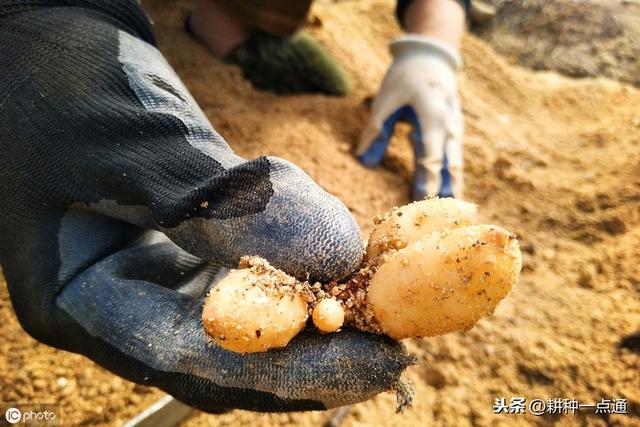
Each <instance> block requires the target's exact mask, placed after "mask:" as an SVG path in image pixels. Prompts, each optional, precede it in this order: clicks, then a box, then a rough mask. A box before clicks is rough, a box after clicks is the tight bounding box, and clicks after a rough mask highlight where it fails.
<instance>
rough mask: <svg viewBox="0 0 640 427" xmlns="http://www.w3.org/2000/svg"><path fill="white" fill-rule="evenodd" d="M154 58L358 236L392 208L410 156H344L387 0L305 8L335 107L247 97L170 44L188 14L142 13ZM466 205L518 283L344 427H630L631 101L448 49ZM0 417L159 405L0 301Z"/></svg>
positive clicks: (260, 420)
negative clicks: (508, 233) (300, 174)
mask: <svg viewBox="0 0 640 427" xmlns="http://www.w3.org/2000/svg"><path fill="white" fill-rule="evenodd" d="M145 3H146V6H147V8H148V10H149V12H150V13H151V15H152V16H153V18H154V20H155V22H156V25H157V32H158V35H159V43H160V48H161V50H162V51H163V52H164V53H165V54H166V56H167V57H168V59H169V61H170V62H171V63H172V64H173V66H174V67H175V68H176V70H177V72H178V74H179V75H180V76H181V77H182V78H183V79H184V81H185V83H186V85H187V86H188V87H189V89H190V90H191V91H192V93H193V94H194V96H195V97H196V99H197V100H198V102H199V103H200V105H201V106H202V107H203V109H204V111H205V112H206V114H207V115H208V117H209V118H210V120H211V122H212V123H213V125H214V126H215V127H216V128H217V129H218V130H219V131H220V132H221V133H222V134H223V135H224V136H225V137H226V138H227V140H228V141H229V143H230V144H231V146H232V147H233V148H234V149H235V150H237V151H238V152H239V153H240V154H241V155H244V156H246V157H255V156H258V155H261V154H271V155H277V156H281V157H284V158H287V159H289V160H292V161H293V162H295V163H297V164H298V165H300V166H301V167H302V168H303V169H305V170H306V171H307V172H308V173H309V174H310V175H311V176H312V177H313V178H314V179H315V180H316V181H318V182H319V183H320V185H322V186H323V187H324V188H325V189H327V190H328V191H329V192H331V193H333V194H335V195H337V196H338V197H340V198H341V199H342V200H344V202H345V203H346V204H347V206H348V207H349V208H350V209H351V210H352V212H353V213H354V215H355V216H356V217H357V219H358V221H359V222H360V224H361V226H362V228H363V230H364V232H365V233H367V232H368V231H370V229H371V225H372V224H371V220H370V218H371V217H372V216H373V215H375V214H377V213H380V212H384V211H385V210H387V209H388V208H390V207H392V206H394V205H400V204H404V203H406V202H407V194H408V191H409V188H408V180H409V177H410V175H411V170H412V157H411V152H410V149H409V144H408V142H407V140H406V129H401V132H399V135H398V136H397V137H396V138H395V139H394V140H393V142H392V146H391V148H390V153H389V155H388V159H387V160H386V161H385V162H384V165H383V166H382V167H381V168H380V169H378V170H367V169H364V168H363V167H361V166H360V165H359V164H358V163H357V162H356V161H355V160H354V158H353V156H352V154H351V149H352V147H353V146H354V144H355V143H356V141H357V138H358V133H359V131H360V130H361V129H362V128H363V125H364V122H365V120H366V117H367V102H366V101H365V100H366V99H367V98H368V97H369V96H370V95H371V94H373V93H375V91H376V89H377V86H378V84H379V82H380V80H381V78H382V76H383V74H384V71H385V69H386V67H387V65H388V63H389V61H390V57H389V55H388V53H387V51H386V48H385V45H386V43H387V42H388V40H389V39H390V38H392V37H393V36H394V35H395V34H397V33H398V31H399V30H398V28H397V26H396V24H395V22H394V19H393V17H392V1H391V0H358V1H342V2H339V3H337V4H335V5H334V4H328V3H322V4H319V5H316V6H315V8H314V11H313V14H314V16H315V17H317V19H313V21H312V22H314V23H315V24H314V25H313V26H312V27H311V28H310V31H311V32H312V33H313V34H314V35H315V36H317V37H318V38H319V39H320V40H321V41H322V42H323V43H325V45H326V46H327V48H328V49H329V51H330V52H331V53H332V54H333V55H335V57H337V58H338V59H339V60H340V62H341V63H342V64H343V65H344V67H345V68H346V69H347V70H348V72H349V73H350V74H351V76H352V78H353V82H354V90H353V93H352V94H351V95H350V96H348V97H347V98H343V99H339V98H328V97H323V96H290V97H277V96H274V95H272V94H269V93H264V92H258V91H255V90H253V89H252V88H251V86H250V84H249V83H247V82H245V81H244V80H243V79H242V78H241V76H240V73H239V72H238V70H237V69H235V68H233V67H231V66H227V65H223V64H221V63H220V62H218V61H216V60H215V59H213V58H212V57H211V56H210V55H209V54H208V53H207V51H206V50H205V49H204V48H203V47H201V46H200V45H199V44H197V43H196V42H194V41H193V40H191V39H190V38H189V36H187V35H186V34H184V32H183V31H182V23H181V20H182V18H183V17H184V16H185V14H186V13H187V10H188V5H189V3H190V2H189V1H169V0H163V1H161V0H155V1H154V0H148V1H146V2H145ZM464 60H465V68H464V70H463V72H462V73H461V76H460V87H461V96H462V98H463V105H464V109H465V112H466V137H465V143H466V148H465V159H466V163H467V167H466V181H467V183H468V187H467V193H466V196H467V198H468V199H470V200H472V201H474V202H476V203H478V204H479V205H480V211H481V213H482V215H483V216H484V219H485V220H487V221H491V222H495V223H497V224H500V225H503V226H505V227H507V228H509V229H511V230H513V231H515V232H516V233H517V234H518V235H519V238H520V240H521V244H522V248H523V249H524V255H525V260H524V261H525V262H524V271H523V275H522V278H521V280H520V283H519V284H518V285H517V287H516V288H515V290H514V291H513V293H512V294H511V295H510V296H509V297H508V298H507V299H506V300H505V301H504V302H503V303H502V304H501V305H500V306H499V308H498V310H497V311H496V313H495V315H494V316H493V317H491V318H488V319H484V320H482V321H481V322H480V323H479V324H478V325H477V326H476V327H475V328H474V329H472V330H471V331H470V332H468V333H457V334H451V335H447V336H443V337H437V338H432V339H426V340H413V341H410V342H407V346H408V347H409V349H410V351H411V352H412V353H414V354H416V356H417V357H418V359H419V364H418V365H417V366H415V367H412V368H410V369H409V370H408V374H407V375H408V377H409V378H410V379H411V380H413V382H414V384H415V387H416V392H417V394H416V398H415V404H414V406H413V408H412V409H410V410H408V411H407V412H405V413H404V414H402V415H396V414H394V409H395V402H394V397H393V395H392V394H390V393H389V394H383V395H380V396H378V397H376V398H375V399H372V400H370V401H368V402H364V403H361V404H358V405H355V407H354V409H353V411H352V412H351V414H350V415H349V416H348V417H347V418H346V420H345V424H344V425H345V426H365V425H366V426H370V425H383V426H418V425H419V426H424V425H442V426H465V425H537V424H540V425H549V424H553V423H557V424H562V425H594V426H600V425H601V426H605V425H620V426H640V349H638V348H637V347H635V348H634V347H633V346H630V347H631V348H621V347H620V345H619V344H620V342H621V340H623V337H625V336H628V335H630V334H632V333H634V332H637V331H639V330H640V166H639V165H640V91H639V90H638V89H635V88H633V87H631V86H626V85H624V84H620V83H616V82H613V81H610V80H605V79H595V80H594V79H583V80H571V79H568V78H564V77H560V76H558V75H555V74H549V73H547V74H540V73H533V72H531V71H528V70H524V69H520V68H517V67H514V66H512V65H509V64H508V63H507V61H505V60H504V59H503V58H502V57H500V56H498V55H497V54H495V53H494V52H493V51H492V49H491V48H490V47H489V46H488V45H487V44H486V43H484V42H482V41H480V40H478V39H477V38H474V37H468V38H467V39H466V40H465V42H464ZM0 324H1V325H2V328H1V330H0V348H1V352H0V401H22V402H59V403H60V404H61V406H62V410H63V416H64V419H65V420H66V421H67V422H69V423H73V424H85V425H102V424H104V425H118V424H120V423H121V422H122V421H123V420H125V419H127V418H129V417H131V416H132V415H134V414H135V413H136V412H138V411H140V410H141V409H142V408H144V407H145V406H146V405H148V404H150V403H151V402H152V401H154V400H155V399H157V398H158V397H160V396H161V395H162V394H161V392H159V391H158V390H155V389H151V388H146V387H142V386H137V385H134V384H131V383H128V382H126V381H124V380H121V379H119V378H117V377H115V376H113V375H111V374H110V373H108V372H106V371H104V370H103V369H101V368H99V367H97V366H96V365H94V364H93V363H91V362H90V361H88V360H86V359H84V358H83V357H81V356H78V355H73V354H68V353H64V352H60V351H57V350H54V349H51V348H48V347H45V346H43V345H40V344H38V343H36V342H35V341H34V340H32V339H31V338H29V337H28V336H27V335H26V334H25V333H24V332H23V331H22V330H21V329H20V327H19V325H18V323H17V321H16V319H15V316H14V314H13V312H12V310H11V307H10V303H9V299H8V295H7V291H6V286H5V285H4V284H2V285H1V286H0ZM511 396H522V397H526V398H527V399H533V398H541V399H547V398H576V399H579V400H580V401H581V402H582V403H595V402H596V401H598V400H599V399H601V398H624V399H627V401H628V409H629V415H626V416H623V415H611V416H603V415H597V416H596V415H594V414H593V411H587V410H583V411H581V412H580V413H579V414H578V415H567V416H558V415H555V416H547V417H544V418H536V417H533V416H530V415H494V414H493V412H492V404H493V401H494V399H495V398H496V397H506V398H507V399H509V398H510V397H511ZM326 416H327V414H326V413H319V412H316V413H307V414H305V413H294V414H253V413H249V412H244V411H233V412H230V413H228V414H224V415H220V416H210V415H206V414H198V415H196V416H195V417H193V418H191V419H190V420H188V421H187V422H186V423H185V426H190V427H194V426H205V425H211V426H217V425H251V426H267V425H268V426H285V425H302V426H306V425H309V426H312V425H314V426H316V425H320V424H321V423H322V421H323V420H324V419H325V418H326Z"/></svg>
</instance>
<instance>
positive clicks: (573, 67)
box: [480, 0, 640, 85]
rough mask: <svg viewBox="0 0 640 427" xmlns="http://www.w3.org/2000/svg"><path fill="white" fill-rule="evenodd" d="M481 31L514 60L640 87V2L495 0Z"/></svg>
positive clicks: (615, 0)
mask: <svg viewBox="0 0 640 427" xmlns="http://www.w3.org/2000/svg"><path fill="white" fill-rule="evenodd" d="M489 2H490V3H492V4H493V5H494V7H495V8H496V12H497V13H496V16H495V18H494V19H493V21H492V23H491V25H489V26H488V27H487V28H486V29H484V30H483V31H481V32H480V33H481V34H482V36H483V37H484V38H486V39H487V40H488V41H489V42H490V43H491V45H492V46H493V47H494V48H495V49H496V50H497V51H498V52H500V53H502V54H504V55H506V56H507V57H508V58H509V59H510V60H512V61H513V62H517V63H519V64H523V65H526V66H529V67H532V68H534V69H540V70H557V71H560V72H562V73H565V74H568V75H570V76H577V77H584V76H599V75H604V76H607V77H611V78H614V79H617V80H621V81H625V82H630V83H633V84H635V85H640V61H638V56H639V55H640V1H638V0H490V1H489Z"/></svg>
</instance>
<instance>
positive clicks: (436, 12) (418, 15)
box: [402, 0, 465, 50]
mask: <svg viewBox="0 0 640 427" xmlns="http://www.w3.org/2000/svg"><path fill="white" fill-rule="evenodd" d="M402 23H403V26H404V28H405V30H406V31H407V32H408V33H413V34H422V35H424V36H428V37H433V38H436V39H439V40H442V41H443V42H445V43H447V44H448V45H449V46H451V48H453V49H455V50H460V42H461V41H462V36H463V35H464V31H465V10H464V9H463V8H462V6H461V4H460V2H458V1H455V0H413V1H412V2H410V3H409V4H408V6H406V8H405V9H404V10H403V16H402Z"/></svg>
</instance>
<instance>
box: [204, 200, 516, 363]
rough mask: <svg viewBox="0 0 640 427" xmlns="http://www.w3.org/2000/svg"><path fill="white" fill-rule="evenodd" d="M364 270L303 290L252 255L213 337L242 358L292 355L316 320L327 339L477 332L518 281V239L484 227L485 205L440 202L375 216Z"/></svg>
mask: <svg viewBox="0 0 640 427" xmlns="http://www.w3.org/2000/svg"><path fill="white" fill-rule="evenodd" d="M374 222H375V224H376V227H375V229H374V231H373V232H372V234H371V237H370V239H369V242H368V245H367V248H366V256H365V257H364V261H363V266H362V268H361V269H360V270H359V271H358V272H357V273H356V274H355V275H354V276H353V277H351V278H350V279H349V280H348V281H346V282H344V283H336V282H331V283H329V284H320V283H315V284H310V283H308V282H300V281H298V280H296V279H295V278H293V277H291V276H289V275H287V274H286V273H284V272H282V271H280V270H278V269H276V268H274V267H272V266H271V265H269V263H268V262H267V261H265V260H263V259H261V258H258V257H245V258H243V259H242V260H241V262H240V268H239V269H238V270H231V272H230V273H229V274H228V275H227V276H226V277H225V278H224V279H222V280H221V281H220V282H219V283H218V284H217V285H216V286H215V287H214V288H213V289H212V290H211V292H210V293H209V295H208V296H207V298H206V301H205V305H204V309H203V313H202V319H203V323H204V327H205V330H206V332H207V333H208V334H209V335H210V336H211V337H212V338H213V340H214V341H215V342H216V343H217V344H218V345H219V346H220V347H222V348H225V349H227V350H230V351H234V352H239V353H253V352H260V351H266V350H268V349H271V348H277V347H284V346H286V345H287V344H288V343H289V341H290V340H291V339H292V338H293V337H295V336H296V335H297V334H298V333H299V332H300V331H301V330H302V329H303V328H304V327H305V325H306V323H307V319H308V317H309V316H311V317H312V320H313V324H314V325H315V326H316V327H317V328H318V329H319V330H320V332H322V333H330V332H335V331H338V330H339V329H340V328H341V327H342V326H343V325H345V324H346V325H347V326H350V327H354V328H357V329H360V330H364V331H368V332H374V333H381V334H386V335H389V336H390V337H392V338H395V339H403V338H408V337H425V336H433V335H441V334H445V333H448V332H453V331H458V330H467V329H470V328H471V327H472V326H473V325H474V324H475V323H476V322H477V321H478V320H479V319H480V318H481V317H483V316H487V315H490V314H491V313H493V311H494V310H495V308H496V306H497V304H498V303H499V302H500V300H502V299H503V298H504V297H505V296H506V295H507V294H508V293H509V291H510V290H511V288H512V286H513V285H514V284H515V283H516V281H517V279H518V275H519V273H520V267H521V262H522V258H521V254H520V249H519V246H518V242H517V240H516V239H515V236H514V235H513V234H511V233H509V232H508V231H506V230H504V229H502V228H500V227H497V226H495V225H476V206H475V205H474V204H471V203H468V202H464V201H461V200H456V199H450V198H448V199H439V198H431V199H426V200H423V201H420V202H415V203H412V204H409V205H406V206H403V207H401V208H394V209H393V210H391V211H389V212H387V213H386V214H384V215H382V216H380V217H376V218H374Z"/></svg>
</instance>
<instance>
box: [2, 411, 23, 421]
mask: <svg viewBox="0 0 640 427" xmlns="http://www.w3.org/2000/svg"><path fill="white" fill-rule="evenodd" d="M4 418H5V419H6V420H7V422H8V423H9V424H16V423H18V422H20V419H21V418H22V412H20V409H18V408H9V409H7V412H5V413H4Z"/></svg>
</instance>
